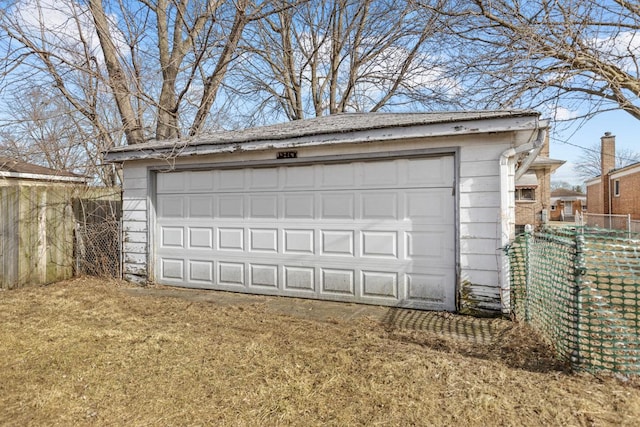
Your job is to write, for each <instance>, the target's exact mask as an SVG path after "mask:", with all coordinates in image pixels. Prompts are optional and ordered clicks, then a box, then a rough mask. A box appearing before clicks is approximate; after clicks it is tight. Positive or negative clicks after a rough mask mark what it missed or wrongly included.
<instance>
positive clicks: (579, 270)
mask: <svg viewBox="0 0 640 427" xmlns="http://www.w3.org/2000/svg"><path fill="white" fill-rule="evenodd" d="M639 244H640V237H639V236H637V235H636V236H635V237H634V236H631V237H629V234H628V232H618V231H613V230H600V229H588V228H582V227H577V228H576V229H568V228H562V229H545V230H542V231H540V232H536V233H533V232H531V231H526V232H525V234H523V235H521V236H519V237H518V238H517V239H516V240H515V241H514V242H513V243H512V244H511V245H509V247H508V248H507V253H508V255H509V259H510V263H511V292H512V307H511V308H512V311H513V314H514V316H515V317H516V318H517V319H521V320H524V321H526V322H528V323H529V324H531V325H532V326H533V327H534V329H536V330H538V331H539V332H540V333H541V334H542V335H543V336H544V337H545V338H546V339H547V340H548V341H549V342H550V343H551V344H552V345H553V346H554V348H555V349H556V352H557V354H558V356H559V357H560V358H561V359H562V360H564V361H566V362H568V363H569V364H570V365H571V367H572V369H574V370H578V371H590V372H598V371H606V372H612V373H618V374H623V375H640V250H639Z"/></svg>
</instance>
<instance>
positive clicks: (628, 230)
mask: <svg viewBox="0 0 640 427" xmlns="http://www.w3.org/2000/svg"><path fill="white" fill-rule="evenodd" d="M627 239H631V214H627Z"/></svg>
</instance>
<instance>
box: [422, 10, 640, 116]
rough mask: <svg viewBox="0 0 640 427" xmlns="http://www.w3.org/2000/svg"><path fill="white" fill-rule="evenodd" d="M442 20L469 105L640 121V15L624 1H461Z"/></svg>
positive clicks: (638, 11)
mask: <svg viewBox="0 0 640 427" xmlns="http://www.w3.org/2000/svg"><path fill="white" fill-rule="evenodd" d="M424 6H425V8H426V9H428V10H429V11H432V12H435V11H437V12H439V13H441V14H442V16H443V21H442V25H446V27H447V31H448V32H449V34H450V35H451V39H450V40H451V42H450V44H448V45H447V47H446V48H447V51H448V54H449V56H450V57H451V58H456V60H457V67H452V68H451V69H450V71H451V73H452V75H455V77H456V78H457V79H458V80H459V81H460V84H461V85H462V86H463V87H464V92H463V93H461V95H462V96H465V98H466V101H465V102H467V103H468V104H469V105H479V106H481V107H534V108H540V109H543V110H544V109H548V110H554V109H555V108H557V107H561V108H565V109H569V110H572V111H574V114H573V117H589V116H591V115H593V114H596V113H598V112H601V111H606V110H612V109H622V110H624V111H626V112H628V113H629V114H631V115H632V116H633V117H635V118H638V119H640V102H639V99H638V96H640V71H639V70H640V64H639V62H638V58H639V54H640V37H639V36H638V29H640V7H639V6H638V4H637V2H627V1H622V0H612V1H599V0H566V1H556V0H526V1H524V0H515V1H514V0H461V1H454V2H448V3H447V6H446V8H439V9H437V10H436V9H435V8H433V7H432V6H430V5H428V4H424Z"/></svg>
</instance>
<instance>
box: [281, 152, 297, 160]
mask: <svg viewBox="0 0 640 427" xmlns="http://www.w3.org/2000/svg"><path fill="white" fill-rule="evenodd" d="M296 157H298V152H297V151H278V154H277V156H276V159H295V158H296Z"/></svg>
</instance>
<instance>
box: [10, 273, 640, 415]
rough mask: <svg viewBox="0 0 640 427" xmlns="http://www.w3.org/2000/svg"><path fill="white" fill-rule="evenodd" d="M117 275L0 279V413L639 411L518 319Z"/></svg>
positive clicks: (630, 390) (632, 388)
mask: <svg viewBox="0 0 640 427" xmlns="http://www.w3.org/2000/svg"><path fill="white" fill-rule="evenodd" d="M125 286H126V285H124V284H123V283H121V282H104V281H98V280H94V279H77V280H73V281H68V282H63V283H58V284H55V285H51V286H47V287H39V288H31V289H21V290H14V291H3V292H0V424H3V425H52V424H58V425H77V424H97V425H105V424H106V425H176V424H179V425H203V424H209V425H319V424H323V425H324V424H326V425H380V424H382V425H412V424H413V425H450V424H460V425H635V424H636V423H637V420H638V419H639V418H640V388H639V387H638V385H637V383H633V382H627V383H622V382H620V381H618V380H616V379H613V378H596V377H593V376H590V375H573V374H569V373H567V372H565V371H564V370H563V366H561V365H560V364H558V363H557V362H556V361H555V359H554V358H553V356H552V354H551V352H550V351H549V349H548V348H547V347H546V346H544V345H542V344H540V342H539V340H538V339H537V337H536V336H535V334H532V333H531V331H530V330H528V329H527V328H526V327H525V326H523V325H517V324H508V327H504V325H505V324H504V323H496V324H491V323H489V326H487V324H486V323H483V324H482V325H481V324H480V323H478V324H475V325H474V322H473V320H472V319H470V318H466V317H462V316H453V315H440V316H441V317H442V319H440V318H437V317H428V318H427V317H425V318H423V319H422V320H420V319H418V318H417V316H418V315H412V316H413V317H416V318H415V319H412V318H411V316H409V318H405V319H403V318H402V317H403V316H405V315H404V314H403V313H404V312H400V311H398V312H395V313H394V312H393V311H390V312H389V313H390V314H389V317H388V318H387V320H386V321H379V320H376V319H372V318H368V317H362V318H357V319H350V320H341V319H331V320H330V321H321V320H317V319H305V318H304V317H302V316H292V315H285V314H281V313H278V312H274V311H272V310H270V309H268V308H267V304H266V303H265V302H264V301H261V300H260V299H257V300H255V301H254V302H250V303H248V304H241V305H234V304H226V305H221V304H212V303H211V302H208V301H199V300H193V299H192V300H189V299H182V298H175V297H163V296H161V295H132V294H131V293H130V292H126V290H125ZM405 317H407V316H405ZM445 317H446V318H445ZM420 321H422V322H429V321H430V322H432V326H434V325H436V323H433V322H440V323H439V325H440V328H441V329H442V330H443V331H444V330H446V328H449V329H452V330H456V328H458V329H461V330H463V329H468V328H474V327H475V328H477V329H476V330H475V333H476V334H480V335H481V336H482V334H485V336H486V337H491V338H490V339H489V338H488V339H486V340H482V341H472V340H469V339H466V338H465V336H466V335H465V334H459V336H458V334H454V333H448V334H447V333H439V332H438V328H437V327H435V326H434V327H432V328H423V327H417V325H419V324H420ZM496 322H505V321H503V320H499V319H496ZM491 325H493V326H491ZM483 328H485V330H484V332H483ZM486 328H489V329H491V328H493V330H492V331H488V330H486Z"/></svg>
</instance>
